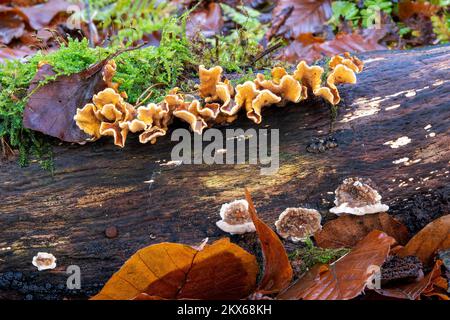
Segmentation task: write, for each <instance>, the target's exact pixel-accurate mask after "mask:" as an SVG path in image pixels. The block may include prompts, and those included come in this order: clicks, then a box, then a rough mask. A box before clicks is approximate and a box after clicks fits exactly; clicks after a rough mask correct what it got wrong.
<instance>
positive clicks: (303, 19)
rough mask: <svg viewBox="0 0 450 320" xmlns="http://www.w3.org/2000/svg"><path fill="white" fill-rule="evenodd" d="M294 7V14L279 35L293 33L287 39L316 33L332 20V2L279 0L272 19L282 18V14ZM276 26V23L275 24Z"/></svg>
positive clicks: (322, 0) (326, 0)
mask: <svg viewBox="0 0 450 320" xmlns="http://www.w3.org/2000/svg"><path fill="white" fill-rule="evenodd" d="M291 6H293V7H294V9H293V11H292V14H291V15H290V16H289V18H288V19H286V21H285V23H284V25H283V26H281V27H279V30H278V32H277V34H286V33H288V32H292V34H290V35H286V36H287V37H291V36H293V37H298V36H299V35H300V34H302V33H314V32H318V31H321V28H322V27H323V25H324V24H325V22H327V21H328V19H330V18H331V15H332V13H333V12H332V10H331V1H330V0H279V1H278V3H277V6H276V7H275V8H274V9H273V11H272V17H273V18H274V19H275V18H276V17H280V16H281V15H280V13H281V12H282V11H283V10H285V11H286V8H288V7H291ZM274 25H276V23H274Z"/></svg>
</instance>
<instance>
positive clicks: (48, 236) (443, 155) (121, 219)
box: [0, 46, 450, 299]
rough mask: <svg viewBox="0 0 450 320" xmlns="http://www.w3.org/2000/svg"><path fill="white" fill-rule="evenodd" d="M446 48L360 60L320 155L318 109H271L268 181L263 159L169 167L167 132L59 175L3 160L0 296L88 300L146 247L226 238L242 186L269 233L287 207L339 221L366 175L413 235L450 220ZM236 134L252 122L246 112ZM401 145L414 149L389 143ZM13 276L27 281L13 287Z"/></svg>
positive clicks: (108, 146) (323, 116)
mask: <svg viewBox="0 0 450 320" xmlns="http://www.w3.org/2000/svg"><path fill="white" fill-rule="evenodd" d="M449 48H450V47H449V46H442V47H432V48H425V49H421V50H414V51H401V52H393V51H391V52H387V51H383V52H373V53H366V54H361V55H359V56H360V57H361V58H362V59H363V60H364V61H365V65H366V68H365V70H364V71H363V72H362V73H361V74H359V75H358V84H357V85H345V86H341V89H340V92H341V93H342V96H343V102H342V103H341V106H340V110H339V114H338V116H337V120H336V123H335V133H334V137H335V138H336V139H337V142H338V144H339V146H338V147H337V148H334V149H330V150H328V151H326V152H324V153H317V154H312V153H307V152H306V147H307V145H308V144H309V143H310V142H311V139H312V138H314V137H321V136H323V137H324V136H326V135H327V134H328V129H329V125H330V123H329V121H330V117H329V112H328V110H327V108H326V107H324V105H323V104H321V103H320V102H318V101H313V102H310V103H306V104H305V103H303V104H300V105H298V106H288V107H286V108H271V109H267V110H264V113H263V123H262V125H261V126H260V127H259V128H265V126H268V127H269V128H272V129H280V169H279V171H278V172H277V174H275V175H273V176H261V175H259V172H260V171H259V170H260V167H259V166H256V165H181V166H160V164H161V162H160V161H168V160H170V152H171V149H172V147H173V146H174V145H175V143H174V142H171V141H170V138H169V137H170V132H169V135H168V137H166V138H163V139H159V141H158V143H157V144H156V145H150V144H148V145H140V144H139V143H138V141H137V137H130V139H128V143H127V146H126V147H125V148H124V149H119V148H118V147H115V146H114V145H112V143H111V141H110V139H107V138H106V139H102V140H101V141H98V142H96V143H94V144H87V145H84V146H79V145H67V144H66V145H62V146H58V147H56V148H55V168H56V169H55V172H54V176H51V174H50V173H49V172H47V171H44V170H42V169H40V168H39V166H38V165H37V164H35V165H31V166H30V167H28V168H20V167H18V166H17V164H15V163H3V164H1V165H0V168H1V172H0V225H1V226H2V227H1V231H0V298H11V297H15V298H18V299H21V298H24V297H25V296H26V295H27V294H31V295H32V296H33V297H41V298H42V297H43V298H49V299H51V298H62V297H81V298H84V297H86V296H89V295H92V294H95V293H96V292H97V291H98V290H99V289H100V286H101V285H102V284H103V283H104V282H105V281H106V280H107V279H108V278H109V277H110V276H111V275H112V273H114V272H115V271H117V270H118V268H119V267H120V266H121V265H122V264H123V262H124V261H125V260H126V259H127V258H128V257H129V256H131V255H132V254H133V253H134V252H135V251H136V250H138V249H139V248H142V247H144V246H147V245H149V244H152V243H157V242H162V241H172V242H183V243H198V242H200V241H201V240H202V239H204V238H205V237H209V238H210V240H211V241H212V240H214V239H217V238H219V237H222V236H226V235H225V234H224V233H222V232H221V230H220V229H218V228H217V227H216V225H215V222H216V221H217V220H218V219H219V216H218V212H219V208H220V205H221V204H222V203H224V202H229V201H231V200H233V199H235V198H243V197H244V187H248V188H249V190H250V191H251V192H252V196H253V199H254V201H255V204H256V206H257V208H258V211H259V214H260V216H261V217H262V219H264V220H265V221H266V222H267V223H269V225H271V226H272V227H273V223H274V221H275V220H276V218H277V217H278V215H279V214H280V213H281V212H282V211H283V210H284V209H285V208H286V207H289V206H300V205H301V206H307V207H310V208H315V209H317V210H319V211H320V212H321V213H322V214H323V216H324V219H325V220H327V219H330V218H333V215H332V214H330V213H328V209H329V208H330V207H332V201H333V199H334V196H333V194H332V192H333V191H334V189H335V188H336V187H337V186H338V185H339V183H340V182H341V181H342V180H343V179H344V178H346V177H348V176H361V177H366V178H371V179H372V180H373V181H374V182H375V183H376V184H377V189H378V190H379V191H380V193H381V195H382V196H383V202H384V203H387V204H389V205H390V206H391V208H392V210H391V211H390V213H392V214H393V215H394V216H396V217H398V218H400V219H401V220H403V221H405V222H406V224H407V226H408V227H409V228H410V230H411V231H413V232H416V231H417V230H418V229H419V228H420V227H423V226H424V225H425V224H426V223H428V222H429V221H430V220H431V219H434V218H436V217H438V216H440V215H442V214H445V213H448V212H450V208H449V194H450V184H449V161H450V134H449V133H450V130H449V127H450V122H449V119H450V98H449V95H448V92H450V78H449V70H448V65H449V61H450V51H449ZM229 128H243V129H248V128H256V126H255V125H254V124H252V123H251V122H250V121H249V120H247V119H242V118H241V119H239V120H238V121H237V122H236V123H233V124H232V125H231V126H230V127H229ZM425 128H426V129H425ZM401 137H408V138H409V139H410V140H411V142H409V143H408V144H406V145H403V146H400V147H398V148H392V147H391V145H388V144H386V142H389V141H396V140H397V139H399V138H401ZM111 226H115V227H116V228H117V229H118V236H117V237H116V238H113V239H109V238H107V237H105V229H106V228H108V227H111ZM249 238H251V241H254V238H252V237H251V236H248V235H247V236H243V237H233V241H236V242H238V243H239V244H242V245H244V246H247V247H248V246H250V247H251V244H250V245H249V244H248V243H246V241H248V239H249ZM39 251H45V252H51V253H53V254H54V255H55V256H56V258H57V268H56V269H54V270H50V271H45V272H38V271H36V269H35V267H33V266H32V264H31V260H32V257H33V256H34V255H36V254H37V252H39ZM69 265H78V266H80V268H81V276H82V290H81V291H69V290H66V289H64V288H65V286H66V279H67V275H66V274H65V270H66V268H67V267H68V266H69ZM11 272H16V273H15V274H14V273H11ZM17 272H20V273H21V274H18V273H17ZM12 276H13V277H16V278H17V279H20V280H17V281H16V284H13V282H12V281H10V280H8V279H9V278H11V277H12ZM24 285H25V286H26V287H24ZM46 286H47V287H46ZM28 298H30V296H28Z"/></svg>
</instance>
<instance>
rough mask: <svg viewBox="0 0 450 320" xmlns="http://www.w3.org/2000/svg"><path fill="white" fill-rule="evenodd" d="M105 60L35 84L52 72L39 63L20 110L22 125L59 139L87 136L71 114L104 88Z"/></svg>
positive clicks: (84, 138) (75, 138)
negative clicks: (26, 97)
mask: <svg viewBox="0 0 450 320" xmlns="http://www.w3.org/2000/svg"><path fill="white" fill-rule="evenodd" d="M105 63H106V61H101V62H99V63H97V64H95V65H94V66H92V67H90V68H89V69H87V70H84V71H82V72H79V73H75V74H72V75H68V76H66V75H62V76H58V77H57V78H56V79H55V80H53V81H50V82H49V83H47V84H45V85H44V86H41V87H37V83H39V82H40V81H42V80H44V79H45V78H46V77H48V76H54V75H55V73H54V72H53V70H52V67H51V66H50V65H44V66H42V67H41V68H40V69H39V70H38V72H37V74H36V76H35V78H34V79H33V80H32V82H31V86H30V89H29V90H28V91H29V94H31V96H30V98H29V99H28V103H27V105H26V106H25V109H24V113H23V124H24V127H25V128H28V129H32V130H35V131H39V132H42V133H44V134H46V135H49V136H52V137H56V138H59V139H61V140H62V141H67V142H82V141H85V140H86V138H88V136H87V135H86V134H85V133H84V132H83V131H81V130H80V129H79V128H78V126H77V125H76V123H75V121H74V120H73V116H74V115H75V113H76V110H77V108H82V107H83V106H84V105H85V104H86V103H88V102H89V101H91V100H92V97H93V95H94V94H95V93H97V92H99V91H101V90H103V89H104V88H106V84H105V82H104V81H103V79H102V75H101V72H100V71H101V70H102V68H103V66H104V64H105Z"/></svg>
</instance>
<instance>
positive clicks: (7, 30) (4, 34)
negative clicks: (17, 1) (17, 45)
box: [0, 6, 25, 44]
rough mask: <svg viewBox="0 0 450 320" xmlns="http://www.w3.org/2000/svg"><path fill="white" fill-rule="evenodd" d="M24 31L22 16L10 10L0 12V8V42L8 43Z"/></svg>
mask: <svg viewBox="0 0 450 320" xmlns="http://www.w3.org/2000/svg"><path fill="white" fill-rule="evenodd" d="M0 7H1V6H0ZM24 32H25V23H23V20H22V18H21V17H20V16H18V15H17V14H15V13H14V12H11V11H4V12H1V8H0V43H4V44H8V43H10V42H11V41H12V40H13V39H14V38H20V37H21V36H22V35H23V34H24Z"/></svg>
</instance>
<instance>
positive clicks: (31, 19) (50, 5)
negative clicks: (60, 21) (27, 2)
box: [14, 0, 72, 30]
mask: <svg viewBox="0 0 450 320" xmlns="http://www.w3.org/2000/svg"><path fill="white" fill-rule="evenodd" d="M71 5H72V4H71V3H70V2H67V1H64V0H48V1H47V2H45V3H42V4H37V5H34V6H30V7H20V8H14V9H15V10H16V12H19V11H20V12H21V13H22V14H23V15H24V16H25V17H26V20H27V23H28V24H29V25H30V27H31V28H33V29H34V30H39V29H42V28H44V27H46V26H47V25H48V24H49V23H50V21H52V20H53V18H54V17H55V16H56V15H57V14H58V13H60V12H66V11H67V9H68V8H69V6H71Z"/></svg>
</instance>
